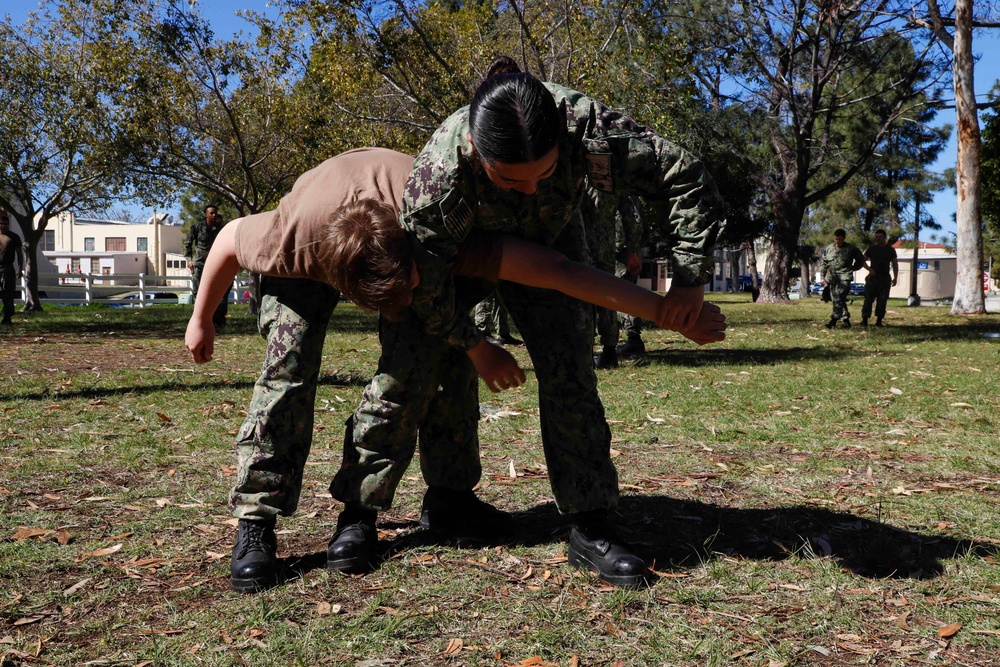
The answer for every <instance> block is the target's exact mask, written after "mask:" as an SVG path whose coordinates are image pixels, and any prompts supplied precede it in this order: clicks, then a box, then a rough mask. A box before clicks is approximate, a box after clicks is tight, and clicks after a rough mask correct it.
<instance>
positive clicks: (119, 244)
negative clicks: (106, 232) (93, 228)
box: [104, 236, 125, 252]
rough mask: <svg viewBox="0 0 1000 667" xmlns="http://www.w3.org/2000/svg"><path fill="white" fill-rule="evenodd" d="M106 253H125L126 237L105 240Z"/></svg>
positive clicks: (113, 237) (112, 237)
mask: <svg viewBox="0 0 1000 667" xmlns="http://www.w3.org/2000/svg"><path fill="white" fill-rule="evenodd" d="M104 251H105V252H125V237H124V236H109V237H108V238H106V239H104Z"/></svg>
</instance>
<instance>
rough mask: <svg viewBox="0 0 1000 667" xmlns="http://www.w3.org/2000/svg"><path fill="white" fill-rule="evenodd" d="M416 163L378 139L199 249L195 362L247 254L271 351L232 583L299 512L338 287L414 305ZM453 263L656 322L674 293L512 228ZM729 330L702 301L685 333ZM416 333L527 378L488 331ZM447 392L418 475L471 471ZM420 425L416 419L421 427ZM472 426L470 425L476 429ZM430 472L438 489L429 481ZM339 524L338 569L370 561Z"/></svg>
mask: <svg viewBox="0 0 1000 667" xmlns="http://www.w3.org/2000/svg"><path fill="white" fill-rule="evenodd" d="M411 166H412V158H410V157H409V156H406V155H403V154H401V153H396V152H394V151H389V150H385V149H377V148H366V149H359V150H355V151H350V152H348V153H344V154H342V155H339V156H337V157H334V158H331V159H330V160H327V161H326V162H324V163H323V164H321V165H319V166H318V167H316V168H315V169H313V170H310V171H309V172H306V173H305V174H303V175H302V176H301V177H300V178H299V179H298V180H297V181H296V183H295V185H294V187H293V188H292V191H291V193H289V194H288V195H286V196H285V197H284V198H283V199H282V200H281V203H280V204H279V205H278V208H277V210H275V211H271V212H267V213H261V214H256V215H252V216H247V217H245V218H240V219H237V220H233V221H232V222H230V223H229V224H227V225H226V226H225V227H224V228H223V230H222V231H220V233H219V236H218V237H217V238H216V240H215V244H214V245H213V247H212V250H211V253H210V254H209V257H208V260H207V261H206V264H205V270H204V273H203V276H202V282H203V285H202V289H201V291H200V293H199V294H198V297H197V300H196V302H195V307H194V313H193V314H192V317H191V321H190V322H189V323H188V328H187V333H186V335H185V345H186V346H187V348H188V350H189V351H190V352H191V355H192V357H193V358H194V359H195V361H197V362H199V363H203V362H206V361H209V360H211V358H212V352H213V342H214V328H213V327H212V324H211V316H212V306H211V305H210V304H214V303H216V302H217V301H218V299H219V298H221V296H222V294H223V293H224V292H225V291H226V290H227V289H229V285H231V284H232V281H233V278H234V277H235V275H236V273H237V272H238V271H239V269H240V268H241V267H242V268H246V269H249V270H250V271H253V272H256V273H260V274H262V279H261V294H262V298H261V310H260V314H259V328H260V331H261V333H262V335H263V336H264V337H265V338H266V339H267V350H266V352H265V356H264V363H263V368H262V370H261V375H260V378H259V379H258V380H257V382H256V384H255V386H254V393H253V398H252V399H251V402H250V407H249V409H248V412H247V418H246V420H245V421H244V423H243V426H242V427H241V428H240V431H239V435H238V436H237V452H238V466H237V480H236V484H235V486H234V488H233V489H232V492H231V493H230V504H231V506H232V509H233V512H234V515H235V516H236V517H237V518H238V519H239V524H238V532H237V537H236V543H235V545H234V547H233V555H232V560H231V581H232V585H233V587H234V588H235V589H236V590H239V591H244V592H254V591H257V590H261V589H264V588H267V587H269V586H272V585H274V583H275V582H276V580H277V567H276V555H275V552H276V544H275V536H274V524H275V520H276V518H277V516H279V515H282V516H287V515H289V514H291V513H292V512H294V510H295V508H296V506H297V503H298V497H299V492H300V489H301V483H302V472H303V469H304V467H305V461H306V457H307V456H308V453H309V449H310V446H311V442H312V430H313V420H312V415H313V411H314V405H313V404H314V402H315V397H316V385H317V382H318V378H319V370H320V359H321V356H322V349H323V341H324V338H325V334H326V328H327V325H328V323H329V320H330V316H331V314H332V312H333V309H334V307H335V306H336V303H337V300H338V299H339V294H340V293H343V294H344V295H345V296H347V297H348V298H350V299H351V300H352V301H354V302H355V303H356V304H358V305H359V306H361V307H363V308H367V309H369V310H379V311H381V313H382V315H383V316H386V317H389V318H392V317H396V316H398V315H399V313H400V312H401V311H402V310H403V309H405V308H406V307H407V306H408V305H409V303H410V299H411V297H412V294H411V293H412V288H413V287H414V286H416V284H418V282H419V279H420V278H419V275H418V274H417V272H416V269H415V264H414V262H413V260H412V254H411V246H410V244H409V242H408V239H407V237H406V232H405V231H404V230H403V229H402V227H401V226H400V225H399V224H398V221H397V215H398V211H399V205H400V200H401V190H402V187H403V185H404V184H405V182H406V179H407V177H408V176H409V172H410V167H411ZM455 273H456V274H457V275H460V276H467V277H469V278H473V279H476V280H473V281H470V283H475V284H478V285H479V286H480V289H482V287H484V281H486V282H496V281H497V280H508V281H512V282H522V283H524V284H528V285H532V286H535V287H543V288H548V289H556V290H559V291H563V292H565V293H567V294H570V295H571V296H575V297H577V298H580V299H582V300H587V301H591V302H596V303H598V304H600V305H603V306H606V307H610V308H614V309H615V310H619V311H624V312H630V313H632V314H635V315H638V316H641V317H645V318H647V319H650V320H653V321H656V322H665V321H667V319H668V317H669V312H668V303H667V302H666V300H664V299H663V298H662V297H660V296H659V295H657V294H655V293H653V292H649V291H647V290H644V289H641V288H637V287H635V286H634V285H631V284H629V283H627V282H625V281H622V280H619V279H617V278H615V277H614V276H611V275H609V274H606V273H603V272H601V271H597V270H596V269H591V268H589V267H586V266H583V265H580V264H578V263H576V262H571V261H569V260H568V259H566V258H565V257H564V256H562V255H561V254H559V253H558V252H555V251H553V250H550V249H548V248H544V247H542V246H537V245H535V244H532V243H529V242H527V241H523V240H520V239H513V238H510V237H504V236H500V235H480V236H473V237H470V239H469V241H468V242H467V243H466V244H465V246H464V247H463V248H462V249H461V251H460V254H459V257H458V261H457V264H456V268H455ZM338 290H339V292H338ZM724 330H725V317H724V316H723V315H722V314H721V312H720V311H719V309H718V307H716V306H714V305H712V304H706V307H705V308H704V309H703V312H702V317H701V318H700V319H699V321H698V324H697V325H696V326H695V327H693V328H692V329H691V330H688V331H685V332H682V333H683V334H684V335H685V336H687V337H688V338H690V339H691V340H694V341H695V342H697V343H699V344H704V343H709V342H714V341H719V340H722V339H723V338H724V337H725V334H724ZM420 344H421V345H425V346H440V347H442V354H447V355H450V357H452V359H451V363H452V365H453V366H462V365H465V366H468V365H469V364H471V365H472V366H474V367H475V369H476V371H477V372H478V373H479V374H480V375H481V376H482V377H483V379H484V381H485V382H486V384H487V386H488V387H489V388H490V390H491V391H494V392H495V391H500V390H502V389H508V388H511V387H516V386H519V385H520V384H522V383H523V382H524V381H525V376H524V372H523V371H522V370H521V369H520V368H519V367H518V365H517V362H516V360H515V359H514V358H513V357H512V356H511V355H510V354H509V353H508V352H507V351H506V350H504V349H503V348H501V347H499V346H495V345H491V344H490V343H488V342H486V341H485V340H483V341H481V342H480V344H478V345H476V346H475V347H473V348H472V349H470V350H469V351H468V352H467V353H466V352H465V351H463V350H459V349H458V348H450V347H448V346H447V345H446V344H445V343H444V342H443V341H442V340H440V339H437V338H434V337H431V336H430V335H427V336H426V340H422V341H420ZM386 352H387V353H392V350H386ZM396 352H397V353H398V350H396ZM443 385H447V383H446V382H445V383H443ZM450 402H451V397H450V394H449V387H447V386H442V390H441V392H440V395H439V397H438V398H436V399H435V401H434V402H433V404H432V405H430V406H428V413H433V416H434V420H433V421H434V424H433V426H431V425H426V426H427V428H426V430H427V431H435V432H436V434H437V436H438V437H437V439H439V440H440V441H442V442H447V443H452V444H451V445H449V446H448V447H443V448H434V447H421V450H420V457H421V468H422V470H423V471H424V474H425V476H427V475H431V476H432V477H433V476H434V474H435V472H434V471H437V470H443V469H446V468H447V469H448V470H449V471H450V472H451V473H454V471H455V470H456V467H461V468H465V469H467V470H466V471H465V473H464V474H465V475H466V476H468V477H470V478H471V477H478V471H479V451H478V446H477V445H476V443H477V440H476V438H475V435H474V430H475V429H476V424H475V423H473V424H465V423H450V422H449V420H448V419H447V415H446V414H445V415H442V414H441V413H445V412H447V410H448V406H449V403H450ZM429 416H430V414H429V415H428V417H429ZM424 426H425V424H424V423H423V421H421V430H422V431H423V430H424ZM468 429H472V430H473V433H472V434H471V437H470V434H468V433H466V430H468ZM445 431H450V432H451V433H450V434H446V433H444V432H445ZM461 443H469V446H468V447H463V446H461ZM458 449H467V450H468V451H458ZM427 481H428V484H429V485H430V486H431V488H433V486H434V480H433V479H428V480H427ZM463 509H464V511H465V512H466V514H470V513H471V514H472V515H474V516H473V517H472V518H470V519H469V520H470V521H475V522H482V523H484V524H487V525H495V524H501V523H504V522H509V516H508V515H506V514H505V513H503V512H500V511H499V510H497V509H496V508H494V507H492V506H490V505H488V504H487V503H485V502H482V501H480V500H478V499H475V502H474V503H473V507H472V509H471V510H469V508H463ZM338 536H339V537H340V538H341V540H340V542H338V541H337V539H338ZM344 537H347V538H349V537H350V536H343V535H340V533H339V532H338V534H337V535H335V536H334V540H332V541H331V546H330V550H329V551H328V554H327V558H328V566H329V567H330V568H331V569H337V570H341V571H345V572H355V571H362V570H364V569H365V568H366V567H367V566H368V561H369V560H370V558H371V557H372V556H373V554H370V553H363V554H361V555H359V554H357V553H355V552H352V551H351V550H350V549H347V550H346V551H344V553H341V551H342V549H341V547H343V546H344V544H343V543H344V539H343V538H344ZM348 542H350V540H349V539H348ZM348 546H350V544H348Z"/></svg>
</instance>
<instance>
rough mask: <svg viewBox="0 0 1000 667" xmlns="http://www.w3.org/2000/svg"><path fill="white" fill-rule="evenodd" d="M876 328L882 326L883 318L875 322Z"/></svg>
mask: <svg viewBox="0 0 1000 667" xmlns="http://www.w3.org/2000/svg"><path fill="white" fill-rule="evenodd" d="M875 326H877V327H880V326H882V318H881V317H879V318H877V319H876V320H875Z"/></svg>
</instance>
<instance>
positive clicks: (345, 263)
mask: <svg viewBox="0 0 1000 667" xmlns="http://www.w3.org/2000/svg"><path fill="white" fill-rule="evenodd" d="M324 251H325V252H324V255H325V257H324V259H325V260H326V261H328V262H330V263H331V264H332V265H333V267H334V276H335V277H336V278H335V279H336V281H337V289H339V290H340V291H341V293H342V294H343V295H344V296H346V297H347V298H348V299H350V300H351V301H353V302H354V303H356V304H357V305H358V306H360V307H362V308H365V309H367V310H382V311H390V312H391V311H394V310H396V309H398V308H399V307H400V305H401V304H402V305H405V304H407V303H409V298H410V295H411V290H412V286H411V282H410V276H411V272H412V268H413V254H412V252H411V250H410V244H409V242H408V241H407V239H406V232H405V231H404V230H403V228H402V227H401V226H400V224H399V222H398V220H397V214H396V209H395V208H393V207H392V206H390V205H389V204H386V203H385V202H381V201H378V200H376V199H359V200H358V201H356V202H353V203H351V204H348V205H346V206H342V207H341V208H340V209H339V210H338V211H337V212H336V213H335V214H334V216H333V217H332V218H331V219H330V222H329V223H328V226H327V232H326V243H325V248H324Z"/></svg>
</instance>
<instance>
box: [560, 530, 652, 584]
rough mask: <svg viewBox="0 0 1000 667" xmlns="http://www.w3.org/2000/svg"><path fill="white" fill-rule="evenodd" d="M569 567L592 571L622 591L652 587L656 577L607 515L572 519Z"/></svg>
mask: <svg viewBox="0 0 1000 667" xmlns="http://www.w3.org/2000/svg"><path fill="white" fill-rule="evenodd" d="M570 521H571V526H570V530H569V553H568V556H569V564H570V565H572V566H573V567H577V568H580V569H582V570H590V571H591V572H596V573H597V574H598V575H600V577H601V579H603V580H604V581H606V582H608V583H609V584H612V585H614V586H619V587H621V588H639V587H642V586H648V585H650V584H651V583H652V581H651V580H652V576H653V573H652V572H650V571H649V570H648V569H647V568H646V564H645V563H644V562H643V561H642V559H641V558H639V557H638V556H636V555H635V554H633V553H632V550H631V548H629V546H628V545H627V544H625V543H624V542H623V541H622V539H621V538H620V537H618V535H617V534H616V533H615V530H614V529H613V528H612V527H611V525H610V523H609V522H608V520H607V514H606V513H605V512H601V511H598V512H585V513H581V514H575V515H573V516H572V517H571V518H570Z"/></svg>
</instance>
